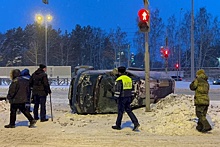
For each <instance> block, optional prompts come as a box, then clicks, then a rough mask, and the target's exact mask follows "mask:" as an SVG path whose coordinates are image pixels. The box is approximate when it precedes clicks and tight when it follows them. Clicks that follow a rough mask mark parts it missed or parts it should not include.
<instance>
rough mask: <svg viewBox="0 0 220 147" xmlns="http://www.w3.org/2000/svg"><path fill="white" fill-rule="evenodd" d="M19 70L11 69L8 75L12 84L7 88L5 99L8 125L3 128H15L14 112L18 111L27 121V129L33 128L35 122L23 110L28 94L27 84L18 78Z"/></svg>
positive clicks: (26, 111)
mask: <svg viewBox="0 0 220 147" xmlns="http://www.w3.org/2000/svg"><path fill="white" fill-rule="evenodd" d="M20 74H21V73H20V70H19V69H13V70H12V71H11V73H10V77H11V79H12V83H11V84H10V86H9V90H8V94H7V99H8V101H9V103H10V123H9V124H8V125H5V128H15V121H16V112H17V110H18V109H19V110H20V111H21V112H22V113H23V114H24V115H25V117H26V118H27V119H28V120H29V122H30V125H29V127H30V128H32V127H34V125H35V123H36V120H34V118H33V117H32V116H31V114H30V112H29V111H28V110H27V109H26V108H25V103H26V102H27V97H28V96H27V95H28V93H29V82H28V81H26V80H24V79H23V78H21V77H20Z"/></svg>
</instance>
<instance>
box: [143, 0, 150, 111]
mask: <svg viewBox="0 0 220 147" xmlns="http://www.w3.org/2000/svg"><path fill="white" fill-rule="evenodd" d="M148 5H149V2H148V0H144V7H145V9H146V10H148ZM149 77H150V56H149V44H148V31H147V32H145V91H146V93H145V94H146V97H145V99H146V110H145V111H146V112H149V111H150V78H149Z"/></svg>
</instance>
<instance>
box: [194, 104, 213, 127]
mask: <svg viewBox="0 0 220 147" xmlns="http://www.w3.org/2000/svg"><path fill="white" fill-rule="evenodd" d="M208 107H209V106H204V105H202V106H201V105H196V116H197V117H198V123H197V125H198V127H199V129H201V130H202V129H203V130H207V129H209V128H211V126H210V124H209V122H208V120H207V119H206V114H207V111H208Z"/></svg>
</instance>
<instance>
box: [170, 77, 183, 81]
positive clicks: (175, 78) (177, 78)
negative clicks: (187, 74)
mask: <svg viewBox="0 0 220 147" xmlns="http://www.w3.org/2000/svg"><path fill="white" fill-rule="evenodd" d="M171 78H172V79H174V80H175V81H182V80H183V79H182V77H180V76H171Z"/></svg>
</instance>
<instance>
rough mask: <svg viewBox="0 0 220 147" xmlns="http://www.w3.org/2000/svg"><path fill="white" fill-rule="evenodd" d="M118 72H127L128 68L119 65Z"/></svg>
mask: <svg viewBox="0 0 220 147" xmlns="http://www.w3.org/2000/svg"><path fill="white" fill-rule="evenodd" d="M118 72H120V73H125V72H126V68H125V67H124V66H120V67H118Z"/></svg>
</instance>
